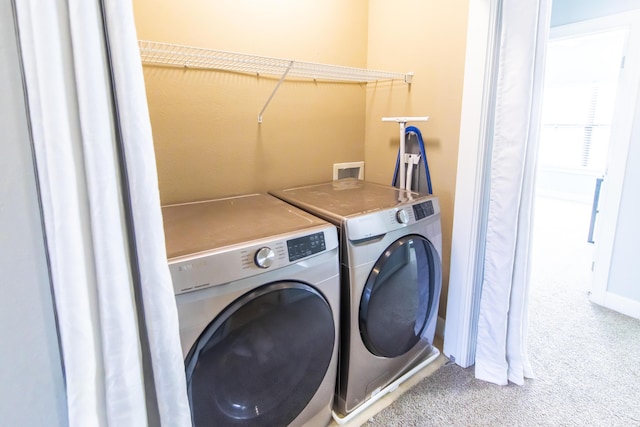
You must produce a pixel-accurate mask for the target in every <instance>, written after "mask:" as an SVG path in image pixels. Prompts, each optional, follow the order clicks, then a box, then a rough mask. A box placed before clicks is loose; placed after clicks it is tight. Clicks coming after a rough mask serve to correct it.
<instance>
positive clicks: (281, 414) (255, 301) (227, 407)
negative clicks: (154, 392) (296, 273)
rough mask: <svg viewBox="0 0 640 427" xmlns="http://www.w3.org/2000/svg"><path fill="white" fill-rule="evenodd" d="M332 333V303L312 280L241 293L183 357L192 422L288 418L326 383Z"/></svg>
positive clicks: (281, 422)
mask: <svg viewBox="0 0 640 427" xmlns="http://www.w3.org/2000/svg"><path fill="white" fill-rule="evenodd" d="M334 340H335V325H334V322H333V314H332V312H331V307H330V306H329V303H328V302H327V300H326V299H325V298H324V297H323V296H322V295H321V294H320V293H319V292H318V291H317V290H315V289H314V288H313V287H311V286H309V285H307V284H304V283H299V282H277V283H272V284H268V285H264V286H262V287H260V288H257V289H255V290H254V291H252V292H250V293H247V294H245V295H243V296H242V297H240V298H238V299H237V300H236V301H234V302H233V303H232V304H231V305H229V306H228V307H227V308H226V309H225V310H224V311H223V312H222V313H220V315H219V316H217V317H216V318H215V319H214V320H213V321H212V322H211V323H210V324H209V325H208V326H207V328H206V329H205V330H204V332H203V333H202V335H201V336H200V338H198V340H197V341H196V343H195V344H194V346H193V347H192V349H191V351H190V352H189V354H188V355H187V358H186V360H185V365H186V376H187V391H188V394H189V401H190V403H191V416H192V419H193V423H194V425H195V426H197V427H200V426H236V425H237V426H245V425H251V426H269V427H273V426H285V425H288V424H289V423H291V421H293V420H294V419H295V418H296V417H297V416H298V415H299V414H300V412H302V410H303V409H304V408H305V407H306V406H307V404H308V403H309V401H310V400H311V399H312V398H313V396H314V395H315V393H316V391H317V390H318V388H319V386H320V384H321V383H322V380H323V379H324V376H325V374H326V372H327V369H328V367H329V364H330V362H331V357H332V355H333V346H334Z"/></svg>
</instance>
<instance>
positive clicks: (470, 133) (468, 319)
mask: <svg viewBox="0 0 640 427" xmlns="http://www.w3.org/2000/svg"><path fill="white" fill-rule="evenodd" d="M500 7H501V1H500V0H470V1H469V24H468V33H467V51H466V57H465V80H464V87H463V99H462V114H461V127H460V146H459V154H458V169H457V176H456V194H455V209H454V216H453V234H452V244H451V267H450V273H449V293H448V301H447V315H446V322H445V331H444V348H443V354H444V355H445V356H447V357H449V358H450V359H451V360H453V361H454V362H455V363H456V364H458V365H460V366H462V367H463V368H466V367H468V366H471V365H472V364H474V363H475V346H476V339H477V323H478V312H479V303H480V289H481V278H482V259H483V255H484V240H485V237H486V230H485V227H484V225H483V224H486V218H487V195H488V194H487V193H488V192H487V189H488V186H487V182H486V180H487V173H486V171H487V170H488V161H489V152H490V151H489V150H490V147H488V146H487V145H488V143H487V141H488V138H487V135H488V132H489V131H490V130H491V129H490V128H489V127H488V124H489V123H491V122H492V120H490V119H491V117H490V111H491V108H490V107H491V105H492V103H493V102H494V95H493V94H494V93H495V74H496V72H495V71H496V60H495V57H496V55H497V52H498V46H497V44H496V42H497V40H498V38H497V34H498V31H499V28H498V26H497V23H498V20H497V17H498V16H499V14H500ZM639 13H640V12H637V11H634V12H627V13H623V14H620V15H611V16H609V17H607V18H601V19H602V20H603V22H604V21H605V20H607V19H616V18H618V17H624V18H625V19H627V20H630V22H637V21H638V16H639V15H638V14H639ZM599 20H600V19H599ZM585 22H586V21H585ZM583 24H584V23H583ZM637 27H639V26H638V25H634V28H633V31H632V32H631V33H632V34H631V36H630V43H629V47H630V48H631V49H629V53H630V54H631V55H635V56H640V40H639V39H640V34H638V33H639V32H640V28H637ZM632 49H633V51H632ZM630 59H631V58H628V60H630ZM632 62H634V63H635V62H637V61H635V60H634V61H632ZM627 67H628V68H627V70H628V71H629V70H631V71H633V69H634V67H635V65H633V66H632V65H630V64H629V62H627ZM480 70H482V71H483V72H480ZM626 74H631V72H628V73H626ZM637 93H638V90H637V88H636V90H635V91H633V92H632V93H631V94H629V95H630V96H631V95H634V94H637ZM621 102H622V101H621ZM625 102H629V100H627V101H625ZM639 104H640V103H639ZM626 105H630V107H629V108H628V109H627V110H626V111H623V112H622V114H627V115H632V116H631V117H633V114H634V110H636V108H635V103H632V104H626ZM637 110H640V107H638V109H637ZM635 120H636V123H640V111H636V113H635ZM627 122H628V123H629V128H628V129H620V130H618V131H617V132H620V134H621V135H622V132H626V133H627V135H628V136H629V137H630V132H631V127H630V124H631V123H632V120H627ZM629 137H627V138H626V142H624V143H621V144H618V145H613V146H611V147H610V151H611V150H618V151H619V152H621V153H622V157H620V156H618V154H617V153H613V154H612V155H611V154H610V157H612V156H615V158H616V159H619V158H624V159H626V153H627V151H628V143H629V139H630V138H629ZM617 139H618V140H620V141H625V138H622V137H619V138H617ZM625 144H626V145H625ZM623 178H624V167H617V166H616V167H615V168H614V169H610V171H609V174H608V177H607V179H608V180H609V182H610V183H611V185H610V186H611V187H615V186H616V185H615V182H616V181H617V182H619V183H620V185H619V186H618V187H619V190H621V188H622V185H621V183H622V180H623ZM609 193H610V194H607V195H606V197H607V200H606V201H605V200H602V199H601V203H607V204H608V203H613V204H614V205H615V206H619V205H620V196H621V194H620V191H618V192H617V194H615V192H614V191H610V192H609ZM604 196H605V194H602V197H603V198H604ZM602 206H603V208H602V209H601V210H602V211H603V214H602V215H601V218H599V221H600V223H601V227H600V228H601V230H600V232H599V233H600V235H599V236H598V238H599V239H600V240H601V242H600V244H599V247H602V254H597V255H596V259H599V257H604V258H605V259H607V258H606V257H608V260H610V259H611V252H612V250H613V236H614V234H615V224H616V222H617V217H616V218H613V220H610V219H609V218H608V217H607V216H606V215H605V212H604V211H605V209H604V205H602ZM607 210H608V211H609V213H608V215H613V214H612V213H611V210H610V209H607ZM617 211H618V209H617V208H616V209H615V212H616V213H617ZM605 224H608V225H607V227H611V226H613V230H606V229H605V228H606V227H605ZM606 235H608V236H609V239H610V241H607V238H605V236H606ZM598 264H599V265H598ZM596 265H597V267H596V271H595V272H594V276H597V279H596V280H598V283H599V284H600V285H599V288H598V289H597V290H595V289H594V292H593V293H592V297H591V298H592V300H593V301H594V302H596V303H599V304H600V303H603V305H605V306H606V305H607V303H609V304H610V303H611V302H612V301H613V300H614V298H611V296H610V295H607V292H606V282H607V280H608V277H609V261H607V262H597V263H596ZM605 269H606V271H605ZM603 295H604V298H603ZM607 300H608V302H607Z"/></svg>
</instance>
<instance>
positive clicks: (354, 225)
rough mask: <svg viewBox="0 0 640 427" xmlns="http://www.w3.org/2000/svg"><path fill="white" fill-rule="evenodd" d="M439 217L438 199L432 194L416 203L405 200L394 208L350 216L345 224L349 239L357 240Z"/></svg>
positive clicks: (435, 219)
mask: <svg viewBox="0 0 640 427" xmlns="http://www.w3.org/2000/svg"><path fill="white" fill-rule="evenodd" d="M439 219H440V206H439V205H438V199H437V197H431V196H430V197H426V198H422V199H420V200H417V201H416V202H415V203H411V202H405V203H402V204H399V205H398V206H396V207H394V208H390V209H384V210H380V211H375V212H369V213H366V214H362V215H359V216H356V217H352V218H348V219H347V221H346V224H345V226H346V228H347V235H348V236H349V240H352V241H356V240H362V239H369V238H372V237H375V236H380V235H383V234H385V233H388V232H390V231H393V230H397V229H398V228H402V227H407V226H410V225H412V224H415V223H417V222H421V221H437V220H439Z"/></svg>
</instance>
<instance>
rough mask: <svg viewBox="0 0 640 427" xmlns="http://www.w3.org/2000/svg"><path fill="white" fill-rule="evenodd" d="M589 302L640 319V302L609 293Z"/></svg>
mask: <svg viewBox="0 0 640 427" xmlns="http://www.w3.org/2000/svg"><path fill="white" fill-rule="evenodd" d="M591 301H593V302H594V303H596V304H600V305H602V306H603V307H606V308H608V309H610V310H614V311H617V312H618V313H622V314H624V315H626V316H629V317H633V318H634V319H640V301H636V300H632V299H631V298H626V297H623V296H620V295H617V294H614V293H611V292H606V293H605V294H604V297H603V298H602V301H597V300H595V299H591ZM438 320H439V319H438Z"/></svg>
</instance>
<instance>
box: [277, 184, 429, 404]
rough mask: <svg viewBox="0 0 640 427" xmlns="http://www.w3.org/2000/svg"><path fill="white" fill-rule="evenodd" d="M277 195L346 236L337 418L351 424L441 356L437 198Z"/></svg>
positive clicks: (379, 193)
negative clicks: (436, 343) (348, 418)
mask: <svg viewBox="0 0 640 427" xmlns="http://www.w3.org/2000/svg"><path fill="white" fill-rule="evenodd" d="M271 194H273V195H275V196H276V197H279V198H281V199H282V200H285V201H287V202H289V203H291V204H292V205H294V206H297V207H300V208H302V209H304V210H306V211H308V212H310V213H312V214H314V215H316V216H318V217H320V218H322V219H325V220H327V221H329V222H331V223H333V224H335V225H336V226H337V227H338V228H339V236H340V262H341V276H342V279H341V283H342V294H341V304H342V307H341V314H342V320H341V347H340V363H339V372H338V385H337V396H336V397H337V398H336V402H335V411H336V413H337V414H338V416H344V415H346V414H349V413H350V412H352V411H354V410H355V409H356V408H358V407H359V406H360V405H363V403H365V402H366V401H368V400H371V399H372V398H373V397H374V396H376V395H377V394H378V393H381V391H383V390H384V389H385V387H390V385H392V384H393V382H394V381H395V380H397V379H398V378H400V377H401V376H402V375H404V374H406V373H407V372H408V371H410V370H411V369H413V368H415V367H416V366H417V365H419V364H420V363H421V362H423V361H427V362H426V363H430V362H429V361H428V360H433V358H434V357H433V356H434V355H436V357H437V355H438V354H439V352H438V350H437V349H436V348H435V347H433V345H432V343H433V338H434V335H435V328H436V323H437V314H438V304H439V299H440V292H441V286H442V264H441V252H442V231H441V225H440V207H439V204H438V198H437V197H435V196H421V195H419V194H417V193H413V192H409V191H406V190H399V189H397V188H395V187H390V186H384V185H378V184H373V183H369V182H365V181H360V180H355V179H342V180H336V181H332V182H326V183H321V184H317V185H310V186H304V187H298V188H290V189H285V190H275V191H271Z"/></svg>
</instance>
